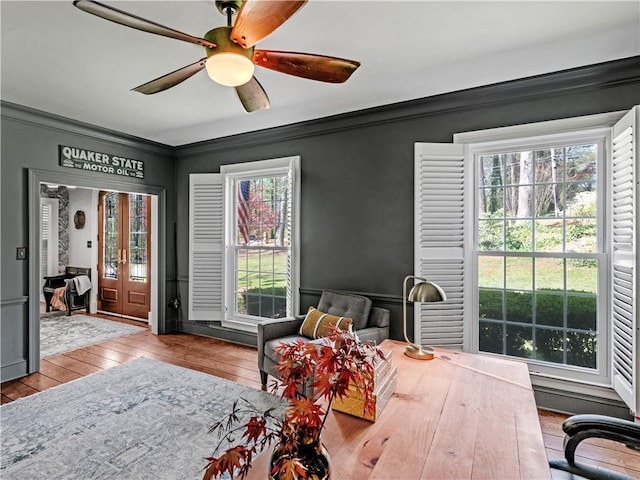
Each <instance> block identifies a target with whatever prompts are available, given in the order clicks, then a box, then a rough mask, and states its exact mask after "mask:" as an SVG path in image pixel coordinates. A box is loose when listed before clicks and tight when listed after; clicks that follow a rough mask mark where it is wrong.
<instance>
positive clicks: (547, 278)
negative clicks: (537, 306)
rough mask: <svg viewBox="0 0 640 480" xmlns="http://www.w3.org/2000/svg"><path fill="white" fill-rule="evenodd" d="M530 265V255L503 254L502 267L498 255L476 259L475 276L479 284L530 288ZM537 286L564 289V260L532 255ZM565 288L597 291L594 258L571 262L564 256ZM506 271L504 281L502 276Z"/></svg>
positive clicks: (493, 286) (543, 288)
mask: <svg viewBox="0 0 640 480" xmlns="http://www.w3.org/2000/svg"><path fill="white" fill-rule="evenodd" d="M533 265H534V262H533V260H532V259H530V258H521V257H509V258H506V269H505V266H504V264H503V258H501V257H484V256H481V257H479V259H478V277H479V285H480V286H481V287H489V288H505V287H506V288H507V289H509V290H533V289H534V285H532V283H533V282H532V279H533ZM535 265H536V267H535V282H536V285H535V287H536V289H537V290H562V289H564V260H562V259H557V258H537V259H535ZM566 268H567V290H571V291H577V292H589V293H594V294H595V293H597V278H596V277H597V275H596V274H597V271H596V270H597V268H596V262H595V260H593V261H592V260H589V261H580V262H574V261H572V260H567V267H566ZM505 274H506V285H505V283H504V277H505Z"/></svg>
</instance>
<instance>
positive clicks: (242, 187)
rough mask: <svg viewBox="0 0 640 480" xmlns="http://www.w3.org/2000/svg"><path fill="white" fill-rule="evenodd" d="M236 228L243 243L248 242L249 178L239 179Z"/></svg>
mask: <svg viewBox="0 0 640 480" xmlns="http://www.w3.org/2000/svg"><path fill="white" fill-rule="evenodd" d="M238 228H239V229H240V233H241V234H242V237H243V238H244V243H246V244H248V243H249V180H241V181H240V184H239V185H238Z"/></svg>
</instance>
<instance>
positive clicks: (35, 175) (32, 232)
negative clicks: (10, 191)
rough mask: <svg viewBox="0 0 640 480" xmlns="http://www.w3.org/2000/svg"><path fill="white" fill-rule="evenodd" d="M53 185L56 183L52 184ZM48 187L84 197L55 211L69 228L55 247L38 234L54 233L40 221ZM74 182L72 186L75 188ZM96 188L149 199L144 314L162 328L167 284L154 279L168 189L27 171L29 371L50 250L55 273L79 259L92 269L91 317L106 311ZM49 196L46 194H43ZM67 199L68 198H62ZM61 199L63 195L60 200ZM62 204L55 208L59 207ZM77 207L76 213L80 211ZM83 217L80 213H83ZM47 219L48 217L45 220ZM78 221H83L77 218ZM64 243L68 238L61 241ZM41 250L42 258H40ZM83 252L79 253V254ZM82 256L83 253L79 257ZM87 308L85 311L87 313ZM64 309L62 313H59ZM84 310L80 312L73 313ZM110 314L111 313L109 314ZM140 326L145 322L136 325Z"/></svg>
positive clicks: (33, 367) (34, 365)
mask: <svg viewBox="0 0 640 480" xmlns="http://www.w3.org/2000/svg"><path fill="white" fill-rule="evenodd" d="M53 184H55V185H53ZM43 185H44V188H48V187H47V186H48V185H52V186H55V187H56V188H58V189H60V190H62V189H67V190H68V192H69V193H71V197H76V199H77V197H78V196H83V195H84V196H85V202H87V204H88V205H87V204H85V205H78V204H76V203H74V200H73V199H72V202H71V203H65V207H66V211H65V212H64V214H63V215H60V214H59V215H58V216H59V218H58V222H59V223H60V224H62V223H65V222H66V224H67V225H66V227H65V226H63V225H61V226H60V228H59V229H58V230H59V231H62V230H63V229H64V228H66V229H67V230H68V231H69V232H72V233H71V234H70V235H69V237H68V238H66V239H60V238H58V242H59V244H60V247H59V248H55V247H54V246H53V243H54V241H55V239H53V238H52V237H51V236H49V235H48V233H47V234H45V238H44V239H43V235H42V233H43V232H44V231H45V229H47V230H48V232H51V233H52V232H54V231H55V230H56V229H55V228H54V227H53V226H52V225H51V226H50V225H46V224H44V225H43V206H42V205H43V203H47V200H45V201H44V202H42V201H41V198H42V197H41V188H43ZM74 186H75V189H74ZM100 191H117V192H123V193H125V192H127V193H132V194H138V195H139V196H140V197H142V198H144V199H145V202H147V205H148V207H147V212H149V214H148V217H147V219H148V222H147V226H146V227H145V228H146V235H147V240H148V248H147V251H146V256H147V257H146V264H147V266H148V267H147V268H148V272H147V274H146V276H147V278H148V279H149V282H148V283H149V293H148V294H145V295H146V297H148V299H149V300H148V305H147V306H146V307H145V308H146V314H145V315H144V316H141V317H139V318H142V319H143V320H144V321H145V322H147V323H148V325H149V330H150V331H151V332H152V333H155V334H158V333H164V332H165V328H166V327H165V311H164V309H163V308H161V305H164V302H165V297H166V292H165V288H166V287H165V285H164V283H162V282H158V279H159V278H163V272H164V268H165V266H164V260H163V259H164V250H165V248H166V247H165V242H164V235H165V234H164V232H165V221H164V216H165V215H166V212H165V198H166V190H165V189H164V188H162V187H154V186H148V185H134V184H130V183H128V182H122V181H119V180H114V181H111V180H105V179H100V178H93V177H90V176H84V175H76V174H73V173H71V174H66V173H60V172H49V171H42V170H36V169H30V170H29V218H30V221H29V238H30V240H29V249H28V251H29V256H28V258H29V260H28V261H29V301H28V302H29V336H28V338H29V359H28V373H34V372H37V371H39V369H40V310H41V307H42V303H41V300H42V296H43V295H42V291H43V289H42V286H43V285H42V279H43V276H47V275H46V274H45V275H43V274H44V272H45V271H46V272H47V273H49V267H48V266H47V267H45V258H44V257H46V262H47V265H48V264H49V263H50V261H51V262H52V261H54V260H53V259H52V257H51V252H52V251H54V250H56V251H58V253H59V258H58V265H57V272H55V267H54V272H53V273H60V272H62V271H64V269H65V266H68V265H70V264H71V265H73V264H74V263H76V264H81V266H82V265H85V266H87V267H89V268H90V269H91V277H90V279H91V283H92V286H91V287H92V288H91V290H90V310H89V312H90V313H91V315H92V316H98V317H100V316H101V317H102V318H105V317H106V315H101V314H98V313H97V312H98V301H97V300H98V297H97V292H98V263H99V261H98V238H99V236H98V218H99V217H98V208H97V207H98V202H99V193H100ZM44 196H47V195H44ZM65 202H66V200H65ZM60 203H62V200H60ZM45 208H47V213H51V212H52V211H54V210H55V208H53V207H51V209H49V207H45ZM61 209H62V206H60V207H59V208H58V212H60V210H61ZM79 212H80V213H79ZM82 217H84V218H82ZM46 220H48V221H49V222H51V217H50V216H47V219H46ZM78 220H83V221H82V222H81V221H78ZM63 242H66V243H63ZM43 255H44V257H43ZM78 255H80V256H81V258H79V257H78ZM82 256H84V257H82ZM129 258H130V251H129V250H128V251H127V260H129ZM89 312H88V313H89ZM60 313H62V312H60ZM77 313H84V312H82V311H81V312H77ZM110 315H111V314H110ZM120 322H125V323H129V324H135V323H137V324H140V322H137V321H136V322H133V321H131V320H129V319H127V318H123V319H121V320H120ZM140 326H142V327H144V324H142V325H140Z"/></svg>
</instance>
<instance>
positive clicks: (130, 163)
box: [59, 145, 144, 178]
mask: <svg viewBox="0 0 640 480" xmlns="http://www.w3.org/2000/svg"><path fill="white" fill-rule="evenodd" d="M59 158H60V165H62V166H63V167H69V168H79V169H81V170H84V171H87V172H101V173H109V174H111V175H119V176H121V177H134V178H144V162H143V161H142V160H133V159H131V158H125V157H118V156H116V155H109V154H108V153H100V152H94V151H93V150H85V149H83V148H76V147H67V146H66V145H59Z"/></svg>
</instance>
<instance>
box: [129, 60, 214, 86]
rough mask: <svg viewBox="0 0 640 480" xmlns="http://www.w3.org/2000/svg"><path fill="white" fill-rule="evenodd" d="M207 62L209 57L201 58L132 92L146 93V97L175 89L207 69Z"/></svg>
mask: <svg viewBox="0 0 640 480" xmlns="http://www.w3.org/2000/svg"><path fill="white" fill-rule="evenodd" d="M206 62H207V57H204V58H201V59H200V60H198V61H197V62H195V63H192V64H191V65H187V66H186V67H182V68H179V69H178V70H176V71H175V72H171V73H167V74H166V75H163V76H162V77H158V78H156V79H155V80H151V81H150V82H147V83H144V84H142V85H140V86H138V87H136V88H132V90H134V91H136V92H140V93H144V94H145V95H151V94H152V93H158V92H162V91H163V90H167V89H168V88H171V87H175V86H176V85H178V84H179V83H182V82H184V81H185V80H186V79H187V78H189V77H191V76H193V75H195V74H196V73H198V72H199V71H200V70H202V69H203V68H204V67H205V63H206Z"/></svg>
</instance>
